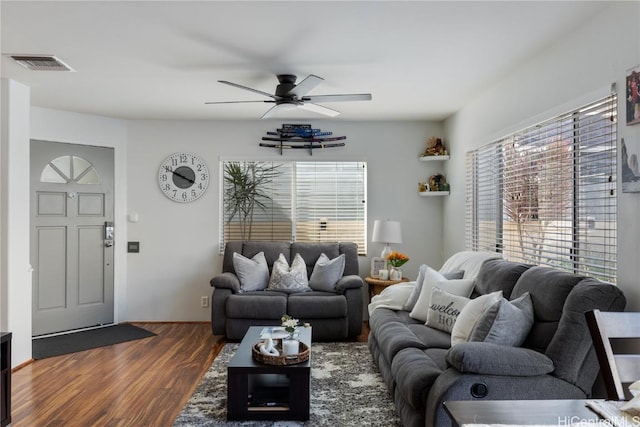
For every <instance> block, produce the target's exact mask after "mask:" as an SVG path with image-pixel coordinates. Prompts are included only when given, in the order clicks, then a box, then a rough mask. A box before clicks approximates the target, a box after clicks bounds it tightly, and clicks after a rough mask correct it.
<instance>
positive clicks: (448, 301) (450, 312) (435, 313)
mask: <svg viewBox="0 0 640 427" xmlns="http://www.w3.org/2000/svg"><path fill="white" fill-rule="evenodd" d="M468 302H469V298H466V297H461V296H458V295H453V294H450V293H449V292H446V291H443V290H442V289H440V288H437V287H436V288H433V289H432V291H431V304H430V305H429V311H428V312H427V322H426V325H427V326H430V327H432V328H434V329H439V330H441V331H444V332H449V333H451V330H452V329H453V325H454V324H455V323H456V319H457V318H458V315H459V314H460V312H461V311H462V309H463V308H464V306H465V305H467V303H468Z"/></svg>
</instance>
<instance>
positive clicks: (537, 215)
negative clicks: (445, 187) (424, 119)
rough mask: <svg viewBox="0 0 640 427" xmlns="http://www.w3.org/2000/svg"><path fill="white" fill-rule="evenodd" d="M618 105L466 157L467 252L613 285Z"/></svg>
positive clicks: (610, 100)
mask: <svg viewBox="0 0 640 427" xmlns="http://www.w3.org/2000/svg"><path fill="white" fill-rule="evenodd" d="M616 102H617V99H616V96H615V95H611V96H608V97H606V98H604V99H601V100H598V101H596V102H593V103H592V104H590V105H587V106H584V107H582V108H579V109H576V110H574V111H571V112H568V113H566V114H563V115H561V116H558V117H554V118H552V119H550V120H548V121H546V122H543V123H540V124H538V125H536V126H532V127H530V128H527V129H524V130H522V131H519V132H516V133H514V134H512V135H509V136H506V137H504V138H502V139H500V140H498V141H495V142H493V143H491V144H488V145H486V146H484V147H481V148H479V149H477V150H473V151H471V152H468V153H467V156H466V166H467V181H466V196H467V197H466V215H465V216H466V238H467V246H468V248H469V249H472V250H484V251H497V252H502V254H503V256H504V257H505V258H506V259H509V260H513V261H519V262H525V263H531V264H536V265H544V266H550V267H555V268H560V269H564V270H567V271H570V272H573V273H576V274H581V275H586V276H591V277H596V278H599V279H601V280H605V281H608V282H613V283H615V281H616V269H617V265H616V257H615V253H616V238H617V236H616V233H617V227H616V140H617V137H616Z"/></svg>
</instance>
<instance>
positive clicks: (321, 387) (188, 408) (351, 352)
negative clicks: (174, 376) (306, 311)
mask: <svg viewBox="0 0 640 427" xmlns="http://www.w3.org/2000/svg"><path fill="white" fill-rule="evenodd" d="M237 348H238V344H237V343H236V344H227V345H225V346H224V348H223V349H222V351H221V352H220V354H219V355H218V357H216V360H215V361H214V362H213V365H212V366H211V368H209V370H208V371H207V373H206V374H205V375H204V377H203V378H202V380H201V381H200V384H198V387H197V388H196V390H195V392H194V393H193V396H191V398H190V399H189V401H188V402H187V404H186V405H185V407H184V409H183V410H182V412H181V413H180V415H178V417H177V418H176V420H175V422H174V424H173V427H213V426H229V427H234V426H245V427H246V426H249V427H258V426H265V427H266V426H269V427H289V426H331V427H335V426H341V427H342V426H358V427H360V426H385V427H393V426H400V425H401V424H400V420H399V419H398V417H397V416H396V413H395V408H394V405H393V402H392V400H391V397H390V395H389V393H388V391H387V388H386V387H385V385H384V382H383V380H382V377H381V376H380V374H379V373H378V370H377V368H376V366H375V365H374V363H373V360H372V358H371V355H370V354H369V350H368V348H367V345H366V343H353V342H345V343H314V344H313V345H312V346H311V395H310V400H311V407H310V413H311V415H310V418H309V420H308V421H307V422H304V423H303V422H297V421H243V422H228V421H227V408H226V405H227V363H228V361H229V360H231V357H233V355H234V354H235V351H236V349H237Z"/></svg>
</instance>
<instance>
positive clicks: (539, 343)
mask: <svg viewBox="0 0 640 427" xmlns="http://www.w3.org/2000/svg"><path fill="white" fill-rule="evenodd" d="M581 280H582V277H580V276H576V275H575V274H571V273H567V272H564V271H560V270H556V269H553V268H549V267H532V268H530V269H529V270H527V271H526V272H524V273H523V274H522V276H520V279H518V282H517V283H516V286H515V287H514V288H513V293H512V295H511V298H512V299H513V298H518V297H519V296H521V295H522V294H524V293H525V292H529V294H531V302H532V303H533V317H534V319H535V320H534V324H533V326H532V327H531V331H530V332H529V335H528V336H527V339H526V340H525V342H524V343H523V346H524V347H527V348H532V349H534V350H538V351H542V352H544V351H545V349H546V348H547V346H548V345H549V342H550V341H551V338H553V336H554V334H555V333H556V330H557V329H558V322H559V321H560V317H561V316H562V309H563V307H564V303H565V301H566V299H567V296H568V295H569V293H570V292H571V290H572V289H573V287H574V286H575V285H576V284H577V283H578V282H580V281H581Z"/></svg>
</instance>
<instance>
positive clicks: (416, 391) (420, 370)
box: [391, 348, 446, 410]
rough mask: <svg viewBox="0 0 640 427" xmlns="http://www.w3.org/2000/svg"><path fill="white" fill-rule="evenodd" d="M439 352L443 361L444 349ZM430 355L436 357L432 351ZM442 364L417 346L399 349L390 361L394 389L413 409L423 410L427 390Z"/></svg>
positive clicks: (440, 370) (439, 371) (440, 369)
mask: <svg viewBox="0 0 640 427" xmlns="http://www.w3.org/2000/svg"><path fill="white" fill-rule="evenodd" d="M440 352H441V353H442V355H441V356H440V359H442V360H443V361H444V356H445V354H446V350H440ZM432 355H436V357H437V353H434V352H432ZM444 364H445V365H446V363H444ZM442 365H443V362H439V361H437V360H434V359H433V358H432V357H430V356H428V355H427V354H426V352H425V351H423V350H420V349H417V348H406V349H404V350H402V351H399V352H398V354H396V357H394V358H393V361H392V362H391V373H392V374H393V378H394V379H395V381H396V391H399V392H400V394H401V395H402V397H403V398H404V400H405V401H406V402H408V403H409V405H411V407H412V408H413V409H415V410H424V406H425V402H426V401H427V395H428V394H429V390H431V386H432V385H433V383H434V382H435V380H436V379H437V378H438V376H439V375H440V374H441V373H442V371H443V368H442Z"/></svg>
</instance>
